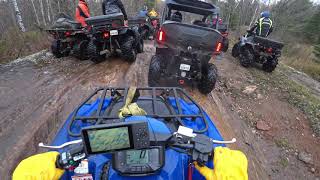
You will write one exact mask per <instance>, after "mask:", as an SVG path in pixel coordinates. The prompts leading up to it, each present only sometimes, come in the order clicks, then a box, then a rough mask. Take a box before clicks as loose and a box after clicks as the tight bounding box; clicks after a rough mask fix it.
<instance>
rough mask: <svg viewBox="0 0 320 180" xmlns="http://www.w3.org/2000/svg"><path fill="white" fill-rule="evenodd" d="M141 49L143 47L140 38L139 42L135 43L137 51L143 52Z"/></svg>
mask: <svg viewBox="0 0 320 180" xmlns="http://www.w3.org/2000/svg"><path fill="white" fill-rule="evenodd" d="M143 49H144V42H143V39H141V40H140V42H138V44H137V53H143Z"/></svg>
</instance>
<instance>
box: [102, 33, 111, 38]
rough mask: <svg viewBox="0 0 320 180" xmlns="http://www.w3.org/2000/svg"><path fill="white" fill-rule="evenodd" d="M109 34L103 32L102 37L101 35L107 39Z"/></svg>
mask: <svg viewBox="0 0 320 180" xmlns="http://www.w3.org/2000/svg"><path fill="white" fill-rule="evenodd" d="M109 36H110V34H109V33H108V32H104V33H103V34H102V37H103V38H104V39H108V38H109Z"/></svg>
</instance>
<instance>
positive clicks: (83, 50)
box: [73, 40, 89, 61]
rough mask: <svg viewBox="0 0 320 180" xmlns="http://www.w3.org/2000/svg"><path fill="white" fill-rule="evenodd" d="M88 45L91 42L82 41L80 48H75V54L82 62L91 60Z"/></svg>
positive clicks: (79, 44)
mask: <svg viewBox="0 0 320 180" xmlns="http://www.w3.org/2000/svg"><path fill="white" fill-rule="evenodd" d="M88 43H89V42H88V41H87V40H83V41H80V42H79V43H78V45H77V46H78V47H77V48H74V52H73V53H75V57H76V58H78V59H80V60H81V61H84V60H88V59H89V56H88V52H87V49H88ZM75 49H77V50H75Z"/></svg>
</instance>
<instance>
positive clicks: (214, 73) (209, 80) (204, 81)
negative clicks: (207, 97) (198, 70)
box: [198, 63, 218, 94]
mask: <svg viewBox="0 0 320 180" xmlns="http://www.w3.org/2000/svg"><path fill="white" fill-rule="evenodd" d="M217 78H218V70H217V67H216V66H215V65H214V64H211V63H209V66H208V69H207V70H206V71H204V72H203V74H202V77H201V80H200V83H199V84H198V89H199V91H200V92H201V93H202V94H209V93H210V92H211V91H212V90H213V89H214V88H215V85H216V82H217Z"/></svg>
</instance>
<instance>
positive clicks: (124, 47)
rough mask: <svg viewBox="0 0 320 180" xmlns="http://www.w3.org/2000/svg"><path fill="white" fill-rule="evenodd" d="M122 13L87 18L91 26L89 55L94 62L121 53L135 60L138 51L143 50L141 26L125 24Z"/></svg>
mask: <svg viewBox="0 0 320 180" xmlns="http://www.w3.org/2000/svg"><path fill="white" fill-rule="evenodd" d="M123 20H124V17H123V14H122V13H115V14H109V15H102V16H95V17H91V18H87V19H86V23H87V24H88V26H89V32H90V33H89V34H90V42H89V43H88V49H87V51H88V55H89V57H90V59H91V60H92V61H93V62H96V63H99V62H101V61H103V60H104V59H105V58H106V57H110V56H113V55H120V57H122V58H123V59H125V60H127V61H129V62H133V61H135V60H136V56H137V53H142V52H143V39H142V38H141V36H140V33H139V26H138V25H132V24H131V26H129V27H125V26H124V21H123Z"/></svg>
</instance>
